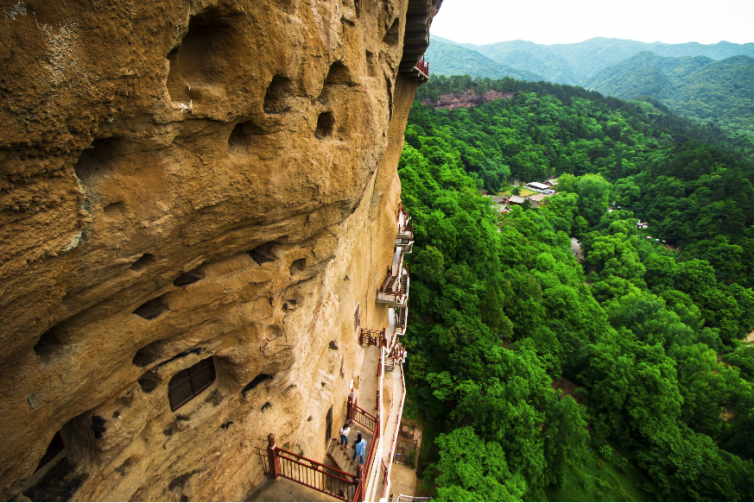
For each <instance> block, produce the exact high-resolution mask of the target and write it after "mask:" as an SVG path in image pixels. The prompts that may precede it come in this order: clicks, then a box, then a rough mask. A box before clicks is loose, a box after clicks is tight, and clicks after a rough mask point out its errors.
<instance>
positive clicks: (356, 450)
mask: <svg viewBox="0 0 754 503" xmlns="http://www.w3.org/2000/svg"><path fill="white" fill-rule="evenodd" d="M366 450H367V441H366V439H365V438H362V437H361V432H359V433H358V434H357V435H356V443H355V444H353V460H354V461H356V456H357V455H358V456H359V459H360V460H361V464H362V465H363V464H364V452H366Z"/></svg>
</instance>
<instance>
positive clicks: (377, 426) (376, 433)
mask: <svg viewBox="0 0 754 503" xmlns="http://www.w3.org/2000/svg"><path fill="white" fill-rule="evenodd" d="M379 407H380V404H379V403H378V404H377V410H378V411H379V410H380V409H379ZM380 426H381V425H380V413H379V412H377V423H376V424H375V427H374V438H375V439H376V438H379V437H380V436H381V435H380V432H381V431H382V428H381V427H380ZM372 442H374V439H372Z"/></svg>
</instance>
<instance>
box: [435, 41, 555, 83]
mask: <svg viewBox="0 0 754 503" xmlns="http://www.w3.org/2000/svg"><path fill="white" fill-rule="evenodd" d="M425 56H426V58H427V60H428V61H429V63H430V72H431V73H432V74H433V75H446V76H451V75H471V76H472V77H489V78H491V79H502V78H503V77H512V78H514V79H518V80H529V81H535V82H538V81H540V80H544V77H542V76H541V75H538V74H536V73H532V72H529V71H525V70H517V69H514V68H510V67H508V66H505V65H501V64H500V63H497V62H495V61H493V60H491V59H490V58H488V57H486V56H483V55H481V54H479V53H478V52H476V51H472V50H469V49H466V48H464V47H461V46H459V45H455V44H453V43H447V42H445V41H444V39H442V38H440V37H432V43H431V44H430V46H429V49H428V50H427V52H426V55H425Z"/></svg>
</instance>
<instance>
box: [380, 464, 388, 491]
mask: <svg viewBox="0 0 754 503" xmlns="http://www.w3.org/2000/svg"><path fill="white" fill-rule="evenodd" d="M380 463H381V464H382V473H383V475H382V498H385V496H387V478H388V475H390V472H388V469H387V465H386V464H385V460H384V459H381V460H380Z"/></svg>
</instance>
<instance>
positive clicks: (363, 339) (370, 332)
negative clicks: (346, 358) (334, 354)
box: [359, 328, 386, 346]
mask: <svg viewBox="0 0 754 503" xmlns="http://www.w3.org/2000/svg"><path fill="white" fill-rule="evenodd" d="M385 337H386V336H385V329H384V328H383V329H382V330H374V329H371V328H362V329H361V330H359V345H361V346H384V345H385Z"/></svg>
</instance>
